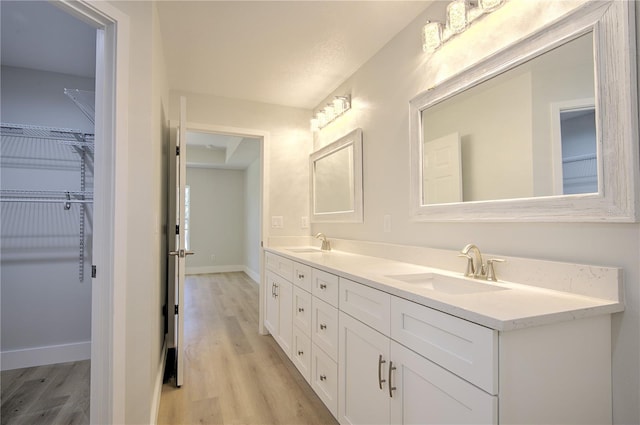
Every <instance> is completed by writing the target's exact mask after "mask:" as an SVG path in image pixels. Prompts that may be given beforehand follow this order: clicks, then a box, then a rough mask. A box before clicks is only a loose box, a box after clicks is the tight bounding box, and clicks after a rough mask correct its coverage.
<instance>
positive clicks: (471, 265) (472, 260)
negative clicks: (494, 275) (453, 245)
mask: <svg viewBox="0 0 640 425" xmlns="http://www.w3.org/2000/svg"><path fill="white" fill-rule="evenodd" d="M471 251H473V252H474V255H475V257H472V256H471V253H470V252H471ZM460 257H466V258H467V260H468V261H467V270H466V271H465V273H464V275H465V276H467V277H473V278H475V279H478V278H483V277H485V276H486V272H485V270H484V263H483V262H482V254H481V253H480V248H478V247H477V246H476V245H474V244H472V243H470V244H468V245H467V246H465V247H464V248H462V251H460Z"/></svg>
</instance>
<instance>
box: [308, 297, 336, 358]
mask: <svg viewBox="0 0 640 425" xmlns="http://www.w3.org/2000/svg"><path fill="white" fill-rule="evenodd" d="M311 304H312V309H313V315H312V320H311V322H312V329H311V330H312V333H311V339H312V340H313V343H314V344H317V345H318V347H320V348H322V349H323V350H324V351H325V352H326V353H327V354H328V355H329V356H330V357H331V358H332V359H333V360H337V359H338V309H337V308H335V307H333V306H331V305H330V304H327V303H325V302H324V301H321V300H319V299H318V298H315V297H314V298H313V300H312V302H311Z"/></svg>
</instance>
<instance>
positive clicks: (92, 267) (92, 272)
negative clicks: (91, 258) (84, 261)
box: [91, 264, 97, 278]
mask: <svg viewBox="0 0 640 425" xmlns="http://www.w3.org/2000/svg"><path fill="white" fill-rule="evenodd" d="M96 272H97V267H96V266H95V265H93V264H92V265H91V277H92V278H95V277H96Z"/></svg>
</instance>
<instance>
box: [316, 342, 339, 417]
mask: <svg viewBox="0 0 640 425" xmlns="http://www.w3.org/2000/svg"><path fill="white" fill-rule="evenodd" d="M311 356H312V358H311V388H313V390H314V391H315V392H316V394H318V397H320V400H322V402H323V403H324V405H325V406H327V409H329V411H330V412H331V414H332V415H333V416H334V417H337V415H338V365H337V363H336V362H335V361H334V360H332V359H331V357H329V356H328V355H327V354H326V353H325V352H324V351H322V350H321V349H320V348H318V347H317V346H316V345H315V344H312V353H311Z"/></svg>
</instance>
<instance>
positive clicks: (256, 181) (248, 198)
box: [243, 159, 260, 282]
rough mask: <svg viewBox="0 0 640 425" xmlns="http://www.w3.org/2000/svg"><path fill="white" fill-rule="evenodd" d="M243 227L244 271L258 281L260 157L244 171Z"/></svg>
mask: <svg viewBox="0 0 640 425" xmlns="http://www.w3.org/2000/svg"><path fill="white" fill-rule="evenodd" d="M244 229H245V232H244V263H243V264H244V265H245V267H246V269H245V272H247V274H249V276H251V278H252V279H254V280H255V281H257V282H260V159H257V160H255V161H253V162H252V163H251V165H249V167H247V169H246V170H245V173H244Z"/></svg>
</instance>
